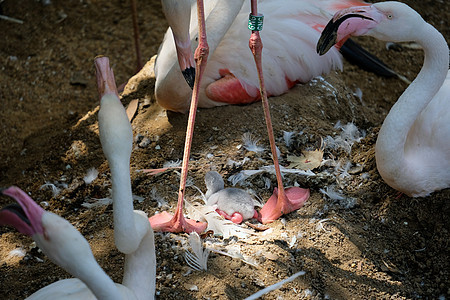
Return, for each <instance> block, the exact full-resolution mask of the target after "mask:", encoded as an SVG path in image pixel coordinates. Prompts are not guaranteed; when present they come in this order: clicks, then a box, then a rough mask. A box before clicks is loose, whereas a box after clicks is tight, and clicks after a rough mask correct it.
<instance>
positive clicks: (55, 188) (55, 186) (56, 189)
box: [39, 181, 67, 197]
mask: <svg viewBox="0 0 450 300" xmlns="http://www.w3.org/2000/svg"><path fill="white" fill-rule="evenodd" d="M44 188H50V189H51V190H52V195H53V197H56V196H58V195H59V193H61V190H62V189H66V188H67V184H66V183H58V182H57V183H51V182H48V181H46V182H45V184H43V185H41V186H40V187H39V189H40V190H42V189H44Z"/></svg>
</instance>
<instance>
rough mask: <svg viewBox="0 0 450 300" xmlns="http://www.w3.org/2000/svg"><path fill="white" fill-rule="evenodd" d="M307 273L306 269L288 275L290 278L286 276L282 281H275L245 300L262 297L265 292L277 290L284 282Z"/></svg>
mask: <svg viewBox="0 0 450 300" xmlns="http://www.w3.org/2000/svg"><path fill="white" fill-rule="evenodd" d="M305 274H306V273H305V271H300V272H297V273H295V274H294V275H292V276H291V277H288V278H286V279H284V280H281V281H280V282H277V283H275V284H272V285H271V286H268V287H266V288H264V289H262V290H260V291H259V292H257V293H254V294H253V295H251V296H249V297H247V298H245V299H244V300H254V299H258V298H259V297H262V296H263V295H265V294H267V293H270V292H272V291H274V290H277V289H279V288H281V287H282V286H283V284H285V283H287V282H291V281H293V280H294V279H295V278H297V277H298V276H302V275H305Z"/></svg>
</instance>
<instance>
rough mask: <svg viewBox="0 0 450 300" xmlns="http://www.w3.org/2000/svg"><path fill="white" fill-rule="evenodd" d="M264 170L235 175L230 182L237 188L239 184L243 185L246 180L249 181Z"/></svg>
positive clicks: (230, 178) (245, 171) (244, 171)
mask: <svg viewBox="0 0 450 300" xmlns="http://www.w3.org/2000/svg"><path fill="white" fill-rule="evenodd" d="M262 171H263V170H242V171H240V172H239V173H236V174H233V175H231V176H230V177H228V181H229V182H230V183H231V184H232V185H233V186H235V185H236V184H238V183H241V182H243V181H245V180H247V178H249V177H251V176H253V175H255V174H258V173H261V172H262Z"/></svg>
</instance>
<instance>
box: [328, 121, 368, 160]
mask: <svg viewBox="0 0 450 300" xmlns="http://www.w3.org/2000/svg"><path fill="white" fill-rule="evenodd" d="M334 128H336V129H341V130H342V132H341V134H340V135H338V136H336V137H334V138H333V137H331V136H327V137H325V139H324V142H325V145H326V147H327V148H330V149H334V150H337V149H343V150H344V151H345V152H347V153H350V152H351V150H352V146H353V144H354V143H359V142H360V141H361V139H363V138H364V137H365V132H364V131H359V129H358V127H356V125H355V124H353V123H347V124H346V125H341V122H340V121H338V122H337V123H336V125H335V126H334Z"/></svg>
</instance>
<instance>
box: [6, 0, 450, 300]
mask: <svg viewBox="0 0 450 300" xmlns="http://www.w3.org/2000/svg"><path fill="white" fill-rule="evenodd" d="M403 2H406V3H407V4H409V5H411V6H412V7H413V8H415V9H416V10H417V11H419V12H420V13H421V14H422V16H423V17H424V18H425V19H426V20H427V21H429V22H430V23H431V24H433V25H434V26H435V27H436V28H437V29H439V30H440V31H441V32H442V33H443V35H444V36H445V37H446V38H447V40H448V39H449V38H450V26H449V22H448V21H449V19H450V2H449V1H436V0H410V1H403ZM138 6H139V9H138V11H139V24H140V29H141V43H142V50H143V54H144V58H145V59H146V60H148V59H150V57H152V56H153V55H154V54H156V52H157V50H158V46H159V43H160V42H161V41H162V37H163V34H164V32H165V30H166V27H167V24H166V21H165V20H164V16H163V13H162V11H161V4H160V2H159V1H156V0H153V1H139V3H138ZM0 9H1V11H0V14H3V15H7V16H9V17H14V18H17V19H21V20H23V24H17V23H13V22H7V21H3V20H0V26H1V28H2V30H1V32H2V34H1V35H2V38H1V42H0V54H1V55H0V62H1V72H0V99H1V105H2V110H1V111H0V119H1V122H0V124H1V137H0V186H3V187H7V186H10V185H17V186H19V187H21V188H22V189H24V190H25V191H27V192H29V193H30V194H31V195H32V197H33V199H34V200H36V202H38V203H41V205H42V206H43V207H44V208H45V209H47V210H49V211H53V212H55V213H57V214H59V215H61V216H63V217H64V218H66V219H68V220H69V221H70V222H71V223H72V224H73V225H74V226H75V227H76V228H77V229H78V230H79V231H80V232H81V233H82V234H83V235H84V236H85V237H86V239H87V240H88V241H89V243H90V245H91V247H92V250H93V253H94V255H95V257H96V259H97V260H98V262H99V264H100V265H101V266H102V267H103V268H104V270H105V271H106V272H107V273H108V274H109V275H110V276H111V277H112V278H113V279H114V281H116V282H121V278H122V274H123V255H122V254H121V253H119V252H118V251H117V250H116V249H115V247H114V242H113V236H112V233H113V228H112V227H113V226H112V206H111V205H105V206H99V207H93V208H86V207H84V206H82V204H83V203H85V202H89V201H92V199H99V198H105V197H108V196H109V192H108V188H109V187H110V180H109V169H108V165H107V162H106V161H105V157H104V155H103V153H102V149H101V147H100V141H99V138H98V126H97V110H98V96H97V91H96V82H95V74H94V68H93V58H94V57H95V56H96V55H99V54H103V55H106V56H109V57H110V60H111V63H112V67H113V69H114V72H115V74H116V80H117V82H118V83H123V82H125V81H126V80H127V79H128V78H130V77H131V76H132V75H133V74H134V73H135V72H136V62H135V55H134V48H133V40H132V24H131V15H130V8H129V3H128V1H126V0H113V1H106V0H67V1H57V0H53V1H52V4H51V5H48V6H44V5H42V3H41V2H38V1H36V0H23V1H12V0H5V1H0ZM358 41H359V42H360V43H361V44H363V45H364V46H365V47H366V48H368V49H369V50H370V51H371V52H372V53H374V54H376V55H377V56H379V57H380V58H381V59H383V60H384V61H385V62H386V63H387V64H388V65H389V66H391V67H392V68H393V69H394V70H396V71H397V72H399V73H401V74H403V75H405V76H406V77H408V78H409V79H413V78H414V76H415V74H417V72H418V70H419V69H420V66H421V64H422V59H423V55H422V52H421V51H420V50H415V49H409V48H402V49H400V50H397V51H395V50H387V49H386V47H385V43H382V42H379V41H375V40H373V39H369V38H362V39H358ZM138 83H139V84H137V85H136V86H135V87H132V86H130V85H129V86H128V87H127V88H126V89H125V94H126V95H125V96H124V97H123V102H124V104H125V105H127V104H128V103H129V102H130V101H131V100H133V99H139V101H140V105H139V108H138V111H137V114H136V116H135V118H134V120H133V122H132V125H133V131H134V135H135V137H136V139H135V140H136V142H135V147H134V150H133V153H132V157H131V171H132V185H133V192H134V194H136V195H138V196H141V197H143V201H141V202H137V201H136V202H135V208H136V209H141V210H143V211H145V212H146V213H147V214H148V215H150V216H151V215H153V214H154V213H155V212H156V211H160V210H161V209H166V210H170V211H173V209H174V207H175V205H176V199H177V195H176V192H177V187H178V183H179V176H178V175H177V173H176V172H175V171H168V172H165V173H163V174H160V175H158V176H150V175H148V174H145V173H143V172H138V170H142V169H148V168H160V167H162V166H163V164H164V163H165V162H168V161H177V160H180V159H181V158H182V149H183V144H184V135H185V127H186V121H187V116H186V115H181V114H174V113H168V112H166V111H164V110H163V109H161V108H160V107H159V106H158V105H157V104H155V103H154V96H153V84H154V81H152V79H151V78H145V80H142V78H141V81H138ZM141 83H142V84H141ZM328 84H331V86H329V85H328ZM405 88H406V84H405V83H404V82H402V81H400V80H398V79H395V78H381V77H378V76H376V75H373V74H371V73H367V72H365V71H362V70H360V69H359V68H357V67H355V66H352V65H350V64H348V63H346V65H345V70H344V72H343V73H340V72H339V73H333V74H330V75H328V76H326V77H324V79H316V80H314V81H313V82H311V83H309V84H305V85H297V86H296V87H295V88H294V89H292V90H291V91H290V92H289V93H287V94H285V95H282V96H280V97H274V98H271V99H270V105H271V109H272V117H273V122H274V130H275V135H276V138H277V143H278V146H279V148H280V150H281V153H282V154H281V163H282V164H283V165H284V166H287V165H289V162H288V160H287V156H288V155H296V156H299V155H300V154H301V151H303V150H314V149H316V148H318V147H319V146H320V142H321V139H325V140H326V141H328V143H327V144H326V145H325V150H324V159H327V160H328V163H327V164H324V165H322V166H321V167H319V168H317V169H315V170H313V172H314V173H315V175H314V176H304V175H296V174H287V175H286V176H285V185H286V186H289V185H294V184H295V183H298V184H299V185H300V186H302V187H307V188H310V189H311V197H310V199H309V200H308V202H307V203H306V205H305V206H304V207H303V208H301V209H300V210H299V211H297V212H294V213H291V214H289V215H287V216H285V217H284V218H283V219H282V220H278V221H276V222H274V223H272V224H270V225H269V227H270V229H269V230H268V231H266V232H265V233H261V232H255V235H253V236H252V237H249V238H246V239H245V238H243V239H236V238H229V239H225V240H224V239H222V238H221V237H209V238H208V239H207V241H208V243H209V245H211V244H214V243H215V244H216V245H220V246H221V247H223V249H225V246H227V245H228V246H229V245H233V246H235V247H236V246H239V247H240V251H241V253H242V254H244V255H246V256H248V257H250V258H251V259H252V260H254V261H255V262H256V263H257V267H254V266H251V265H249V264H246V263H244V262H242V261H241V260H239V259H236V258H230V257H227V256H223V255H219V254H215V253H212V254H211V255H210V257H209V260H208V270H207V271H193V272H188V269H189V268H188V267H187V264H186V262H185V260H184V258H183V253H184V251H185V250H183V247H182V246H181V242H182V241H183V240H185V239H186V237H187V235H185V234H177V235H174V234H156V241H155V242H156V248H157V263H158V266H157V279H156V289H157V295H158V296H157V298H158V299H180V298H182V297H183V298H184V299H243V298H245V297H247V296H249V295H250V294H252V293H255V292H257V291H258V290H260V289H262V288H263V287H265V286H269V285H271V284H273V283H275V282H277V281H279V280H281V279H284V278H287V277H288V276H290V275H292V274H293V273H295V272H298V271H301V270H303V271H305V272H306V274H305V275H304V276H301V277H299V278H297V279H296V280H294V281H293V282H291V283H288V284H286V285H284V286H283V287H282V288H281V289H280V290H278V291H277V292H272V293H270V294H268V295H267V296H265V298H264V299H448V298H449V297H450V252H449V238H450V219H449V217H448V216H449V215H450V201H449V198H450V190H444V191H441V192H437V193H434V194H432V195H431V196H429V197H426V198H417V199H413V198H409V197H407V196H405V195H401V194H399V193H398V192H396V191H395V190H393V189H391V188H390V187H389V186H387V185H386V184H385V183H383V181H382V180H381V178H380V176H379V174H378V173H377V170H376V166H375V158H374V145H375V141H376V135H377V132H378V129H379V127H380V125H381V123H382V121H383V119H384V117H385V116H386V114H387V112H388V110H389V108H390V107H391V106H392V104H393V103H394V102H395V101H396V99H397V98H398V96H399V95H400V94H401V93H402V91H403V90H404V89H405ZM358 89H359V90H360V91H361V92H362V98H361V99H360V98H358V97H357V96H355V94H358V91H359V90H358ZM338 121H340V123H341V124H343V125H345V124H347V123H348V122H352V121H353V122H354V124H355V125H356V126H357V127H358V129H359V131H358V132H357V134H358V136H361V137H363V138H362V139H360V140H359V141H356V142H355V143H354V144H353V147H352V148H351V152H350V153H347V152H346V151H345V150H344V149H342V148H339V147H332V145H333V143H332V142H331V141H332V140H331V139H330V138H327V136H330V137H333V138H334V140H336V139H337V137H338V136H340V135H341V132H342V130H341V129H340V128H336V127H335V124H336V123H337V122H338ZM283 131H288V132H294V135H293V139H292V143H291V145H289V146H287V145H286V144H285V142H284V139H283ZM246 132H251V133H252V135H253V136H254V137H256V138H259V139H260V142H259V145H260V146H263V147H264V148H265V149H266V150H265V151H263V152H261V153H257V152H250V151H246V150H245V148H244V147H242V136H243V134H244V133H246ZM358 136H357V137H358ZM240 145H241V147H240ZM268 149H269V145H268V140H267V138H266V132H265V124H264V119H263V113H262V108H261V104H260V103H255V104H252V105H247V106H229V107H220V108H214V109H201V110H199V113H198V114H197V124H196V128H195V136H194V141H193V149H192V155H191V163H190V166H191V169H190V172H189V176H190V179H191V180H192V182H193V184H195V185H196V186H197V187H199V188H200V189H201V190H202V191H203V192H205V185H204V175H205V173H206V172H207V171H208V170H210V169H215V170H217V171H218V172H219V173H220V174H221V175H222V176H224V178H225V179H228V178H230V176H232V175H235V174H237V173H239V172H240V171H242V170H256V169H259V168H261V167H263V166H268V165H271V164H272V162H271V159H270V152H269V150H268ZM246 157H248V158H249V159H247V160H246V161H245V162H244V161H243V160H244V158H246ZM230 160H234V161H236V162H238V163H237V164H234V165H233V164H231V163H230ZM338 162H339V164H338ZM90 168H95V169H96V170H98V172H99V175H98V177H97V178H96V179H95V180H94V181H93V182H92V183H90V184H86V183H85V182H84V180H83V177H84V176H85V175H86V173H87V171H88V170H89V169H90ZM267 179H269V180H270V183H271V186H270V187H269V188H267V187H265V182H267ZM46 183H51V184H54V185H55V186H56V187H58V188H60V193H59V194H55V195H54V194H53V193H52V190H51V188H49V187H48V186H43V185H45V184H46ZM226 185H227V186H230V185H231V183H230V182H229V181H226ZM274 185H276V181H275V176H274V175H273V174H271V173H268V172H263V173H260V174H258V175H254V176H252V177H250V178H248V179H246V180H245V181H243V182H241V183H239V184H238V186H242V187H244V188H251V189H252V190H253V191H254V192H255V193H256V195H258V196H259V197H261V198H262V199H268V197H269V196H270V195H271V192H272V190H273V187H274ZM327 189H328V191H330V190H332V189H334V190H336V191H340V193H341V194H342V195H343V196H342V198H341V199H334V200H333V199H330V198H329V197H328V196H326V195H325V194H324V193H322V192H321V190H327ZM187 191H188V195H187V199H188V200H189V201H194V200H195V198H196V197H198V195H199V193H198V191H196V190H195V189H194V188H188V190H187ZM158 197H162V198H164V199H165V200H166V201H168V203H169V205H170V208H168V207H165V208H159V207H158V205H157V201H156V198H158ZM10 202H11V199H9V198H7V197H1V198H0V205H2V206H4V205H6V204H8V203H10ZM243 227H246V225H243ZM0 241H1V242H0V269H1V272H0V298H1V299H21V298H24V297H26V296H29V295H31V294H32V293H33V292H35V291H36V290H38V289H40V288H42V287H44V286H46V285H48V284H50V283H52V282H54V281H57V280H59V279H63V278H70V277H71V276H70V274H68V273H66V272H65V271H64V270H62V269H61V268H59V267H58V266H56V265H54V264H53V263H52V262H50V261H49V260H48V259H47V258H46V257H45V255H43V254H42V253H40V252H39V251H38V249H37V248H36V247H35V246H34V245H33V244H32V242H33V241H32V239H31V238H29V237H26V236H24V235H22V234H19V233H17V232H16V231H15V230H13V229H11V228H8V227H1V228H0ZM15 249H22V250H21V251H17V250H15ZM223 249H222V250H223ZM13 250H15V251H13Z"/></svg>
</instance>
